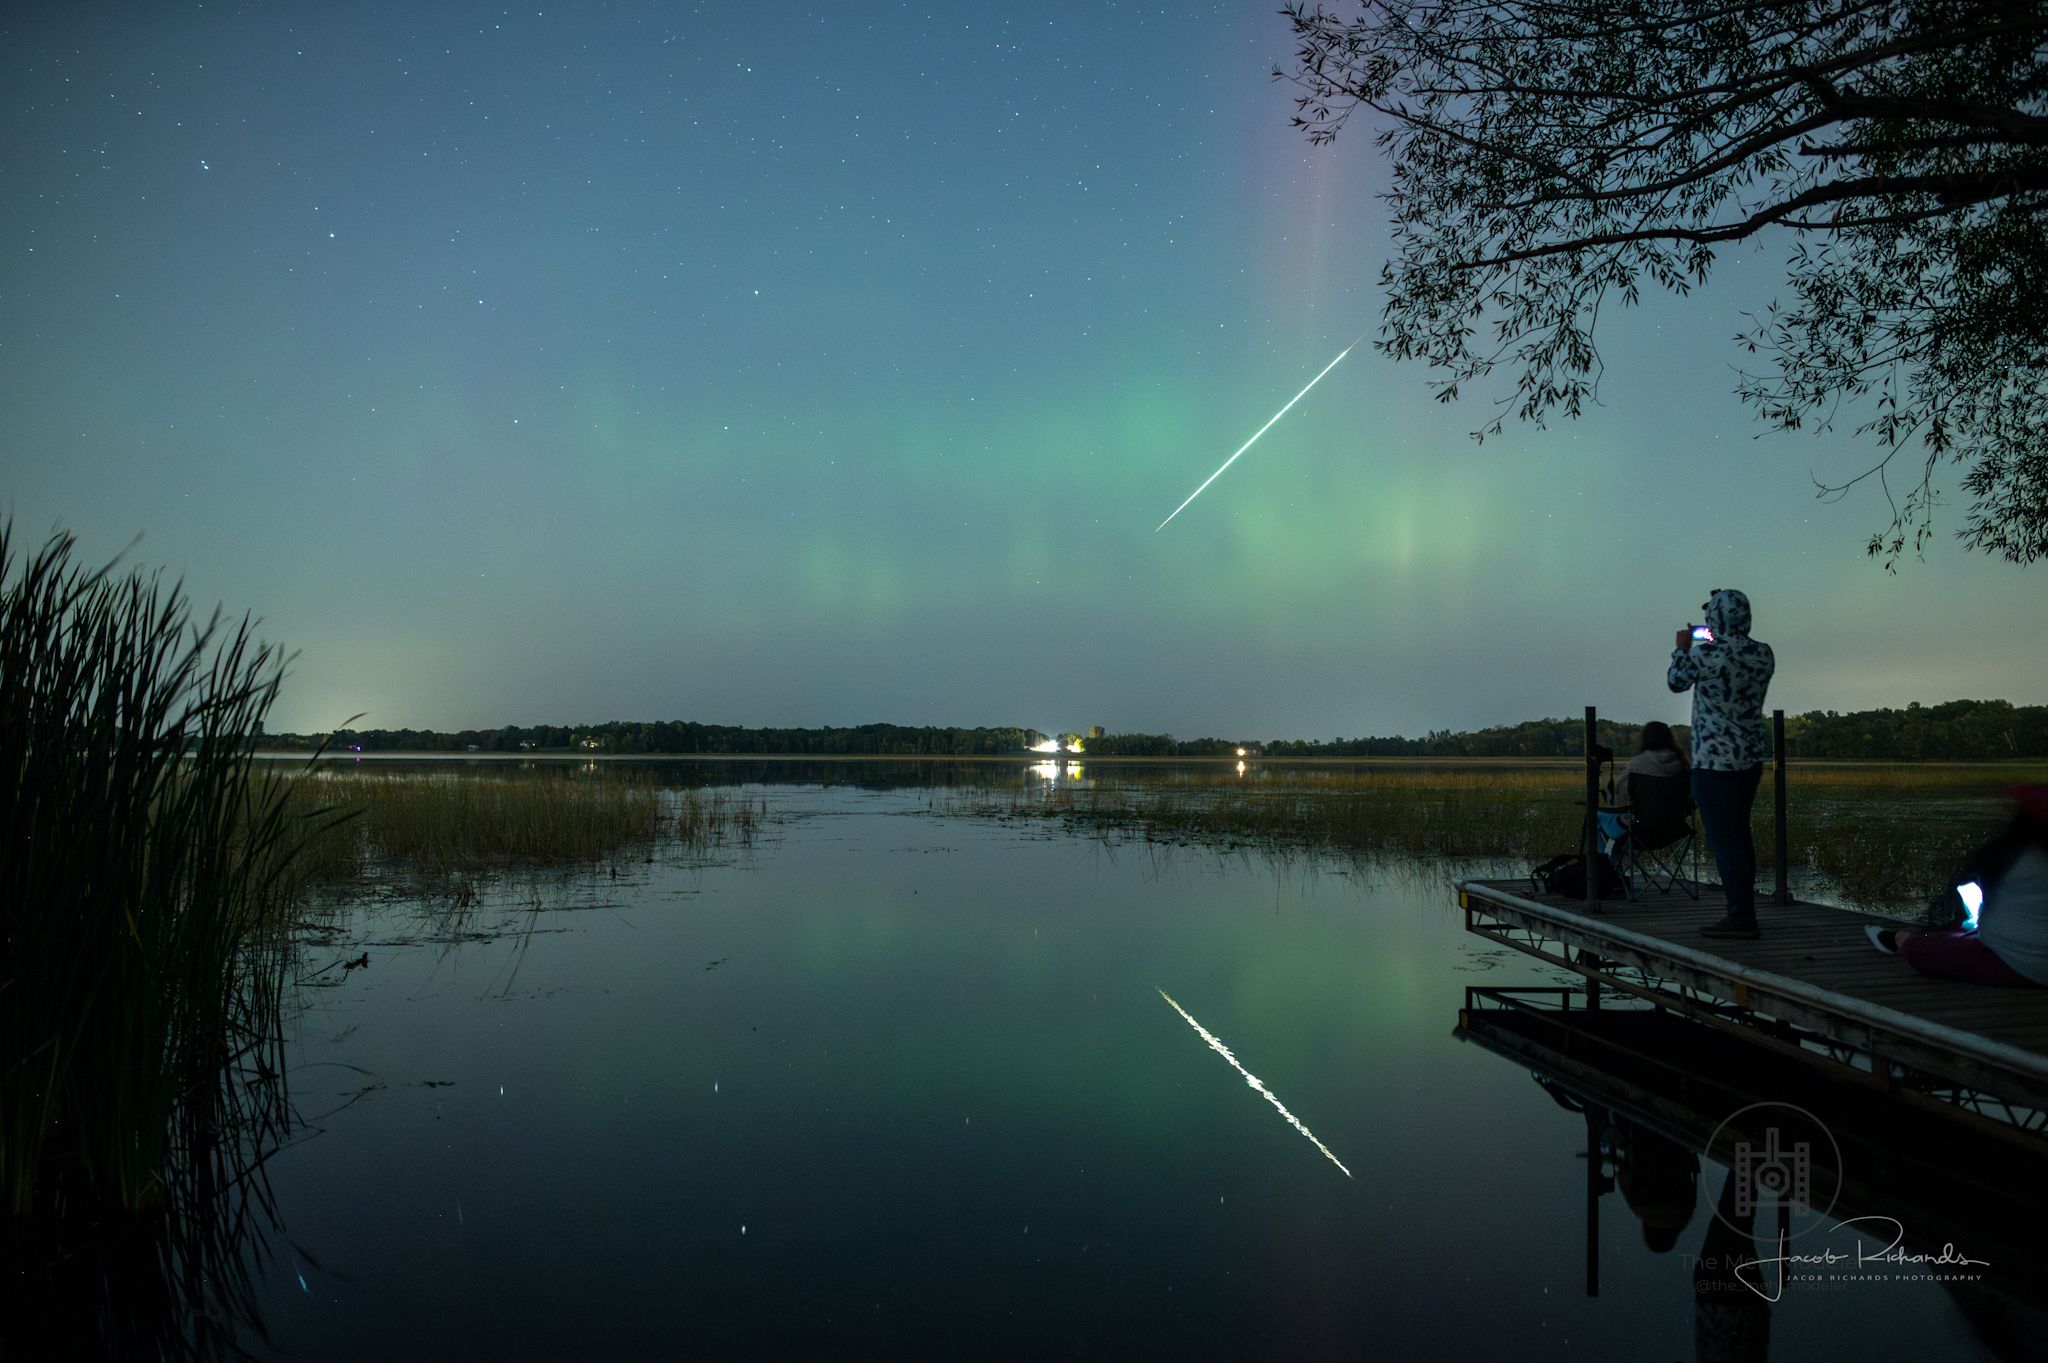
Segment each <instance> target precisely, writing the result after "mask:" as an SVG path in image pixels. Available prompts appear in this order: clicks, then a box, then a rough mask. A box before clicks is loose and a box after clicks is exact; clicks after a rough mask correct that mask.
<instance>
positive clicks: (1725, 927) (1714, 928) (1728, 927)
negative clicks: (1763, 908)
mask: <svg viewBox="0 0 2048 1363" xmlns="http://www.w3.org/2000/svg"><path fill="white" fill-rule="evenodd" d="M1700 936H1702V937H1733V938H1737V939H1739V940H1741V941H1744V942H1754V941H1755V940H1756V939H1757V938H1759V937H1761V936H1763V933H1761V932H1759V931H1758V930H1757V926H1756V924H1754V923H1745V922H1743V921H1742V920H1741V919H1739V918H1723V919H1722V920H1721V921H1720V922H1718V923H1708V924H1707V925H1706V926H1705V927H1703V928H1701V929H1700Z"/></svg>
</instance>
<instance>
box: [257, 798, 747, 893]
mask: <svg viewBox="0 0 2048 1363" xmlns="http://www.w3.org/2000/svg"><path fill="white" fill-rule="evenodd" d="M286 789H287V795H286V808H287V811H288V813H289V815H290V816H291V817H293V818H297V819H300V820H303V821H305V822H306V823H307V824H308V825H309V826H315V827H317V829H318V832H317V833H316V835H315V836H314V837H313V838H312V839H311V841H310V843H309V845H308V847H307V848H306V850H305V852H304V853H303V854H302V855H301V857H300V858H299V860H298V863H297V871H298V873H299V874H300V875H301V876H302V877H303V878H304V880H305V881H306V883H308V884H309V885H317V886H324V887H348V886H355V887H359V888H361V887H370V886H396V887H398V888H400V889H405V890H410V891H413V892H417V893H421V894H424V895H429V896H433V897H437V898H440V899H456V898H461V897H463V896H474V895H475V894H476V893H477V888H476V887H477V882H478V880H479V878H488V877H492V876H495V875H499V874H501V873H505V872H515V871H520V872H531V871H536V870H548V869H559V870H566V871H572V872H573V871H576V870H586V871H587V870H597V869H601V868H603V867H605V866H607V865H610V866H616V865H617V864H618V863H619V862H620V861H621V860H623V859H626V858H628V857H630V856H640V857H643V858H645V857H652V856H655V855H657V854H659V853H660V852H662V851H664V850H672V849H674V850H682V851H685V852H689V851H703V850H707V849H710V848H714V847H751V846H753V844H754V841H755V839H756V837H757V836H758V835H759V832H760V829H761V827H762V825H763V824H764V822H765V821H766V819H767V804H766V802H765V801H761V800H758V799H747V798H742V797H739V796H735V795H730V794H728V793H726V792H723V791H706V792H700V791H696V790H681V791H678V790H671V789H667V788H664V787H662V786H661V785H659V784H658V783H657V782H655V781H654V780H653V779H651V778H650V777H648V776H646V775H644V774H639V773H625V772H616V771H610V770H598V771H592V770H588V769H585V768H581V767H560V766H546V767H540V768H537V769H534V770H527V771H505V770H502V769H490V768H486V769H482V770H463V769H456V770H452V771H451V770H442V771H418V770H405V769H396V770H378V769H369V768H363V767H349V768H346V769H344V770H340V771H333V770H325V771H321V770H315V771H311V772H308V773H307V774H304V775H301V776H298V777H296V778H294V779H292V780H290V781H289V782H288V783H287V787H286ZM337 816H346V822H342V823H336V822H335V819H336V818H337Z"/></svg>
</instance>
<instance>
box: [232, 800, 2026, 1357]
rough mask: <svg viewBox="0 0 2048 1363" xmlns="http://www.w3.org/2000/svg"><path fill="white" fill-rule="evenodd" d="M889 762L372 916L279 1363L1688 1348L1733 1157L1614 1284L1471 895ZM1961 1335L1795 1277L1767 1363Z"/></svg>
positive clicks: (1624, 1244) (308, 1192)
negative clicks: (698, 836)
mask: <svg viewBox="0 0 2048 1363" xmlns="http://www.w3.org/2000/svg"><path fill="white" fill-rule="evenodd" d="M877 770H879V769H870V770H869V772H868V773H867V775H866V776H862V775H861V774H860V773H859V772H858V771H855V772H854V775H855V776H856V778H857V779H865V780H868V781H869V782H870V785H871V786H879V787H884V788H880V789H875V788H863V787H861V786H857V785H851V784H848V785H832V786H826V785H818V784H810V785H776V786H772V787H747V789H748V791H749V792H750V793H751V794H753V795H756V796H758V797H761V798H766V799H767V800H768V801H769V805H770V808H771V811H773V812H774V813H775V816H776V817H775V819H774V822H773V823H772V826H771V828H770V830H769V836H768V837H766V838H764V839H763V841H762V842H761V843H760V844H759V845H757V846H756V847H755V848H754V849H753V850H752V852H751V853H734V854H731V855H725V856H721V857H718V858H716V859H714V862H713V864H709V865H690V864H680V863H672V862H658V863H655V864H651V865H641V866H636V867H633V868H631V869H630V871H628V870H627V868H623V867H622V868H621V872H622V874H621V875H620V877H619V878H618V879H612V878H611V877H610V876H608V875H607V876H604V877H602V878H599V879H596V880H589V879H586V880H582V881H572V882H567V883H563V882H545V883H543V884H542V885H541V886H539V887H538V890H537V893H538V896H539V900H540V903H541V905H542V907H540V908H538V909H536V908H534V907H533V901H534V898H535V895H536V890H535V889H534V888H532V887H529V886H527V885H525V884H523V883H520V882H516V881H512V882H506V883H502V884H500V885H499V886H497V887H496V888H495V889H494V890H493V892H492V893H491V895H489V896H487V898H486V901H485V902H484V903H483V904H482V905H481V906H479V907H477V908H475V909H473V910H471V911H470V912H469V913H468V914H467V915H466V916H463V917H461V918H460V919H447V918H440V919H433V918H430V917H428V916H427V915H426V913H425V911H424V910H423V909H422V907H421V906H419V905H417V904H412V903H404V902H395V903H384V904H380V905H369V906H359V907H357V908H354V909H352V910H350V911H349V913H348V915H347V917H346V918H345V920H344V928H343V932H342V933H341V934H340V936H339V937H338V938H337V939H336V941H335V942H334V943H333V945H332V946H331V948H330V947H324V946H323V947H321V948H318V949H316V950H315V951H314V952H313V953H312V954H311V956H310V957H309V960H308V966H307V969H308V973H310V972H311V971H312V970H314V969H317V968H318V967H319V966H322V965H326V964H328V960H329V958H330V957H331V958H332V959H334V960H337V961H338V960H340V959H341V958H342V957H344V956H354V955H357V954H359V953H361V952H363V951H367V952H368V954H369V958H370V965H369V968H367V969H364V970H357V971H350V972H343V971H340V970H338V969H335V970H329V971H327V972H326V973H325V974H322V975H321V976H319V977H318V979H317V980H315V981H313V982H311V983H308V984H306V985H304V986H303V987H302V988H301V991H300V996H301V1000H302V1004H303V1007H302V1010H301V1011H300V1012H299V1013H298V1015H297V1017H296V1020H295V1022H294V1023H293V1035H292V1038H291V1044H290V1055H291V1060H292V1065H293V1075H292V1082H293V1098H294V1101H295V1103H296V1104H297V1105H298V1107H299V1108H300V1109H301V1110H302V1111H303V1112H304V1113H305V1114H307V1115H308V1116H314V1117H317V1118H318V1120H317V1121H316V1122H315V1123H314V1129H313V1130H311V1131H309V1132H308V1133H306V1136H305V1138H304V1139H302V1140H300V1141H299V1142H298V1143H296V1144H294V1145H292V1146H291V1147H290V1148H288V1149H286V1150H284V1151H283V1152H281V1153H280V1154H279V1155H277V1156H276V1157H275V1159H274V1160H273V1161H272V1163H271V1166H270V1169H271V1181H272V1188H273V1192H274V1194H275V1196H276V1200H277V1204H278V1208H279V1212H280V1215H281V1217H282V1220H283V1223H284V1231H283V1233H282V1235H280V1236H278V1237H276V1238H275V1239H274V1241H273V1245H274V1249H275V1253H274V1255H273V1257H272V1258H271V1259H270V1260H269V1262H268V1265H267V1268H266V1269H265V1270H264V1287H263V1298H264V1319H265V1325H266V1327H267V1329H268V1331H269V1334H270V1339H269V1341H268V1342H267V1343H264V1342H261V1341H257V1340H254V1339H252V1340H251V1344H252V1346H253V1347H255V1348H256V1349H257V1350H258V1351H259V1352H260V1353H264V1354H268V1355H274V1356H276V1357H280V1358H286V1357H288V1358H309V1359H321V1358H335V1359H341V1358H351V1359H354V1358H365V1357H376V1358H386V1359H408V1358H459V1357H493V1356H495V1357H543V1356H558V1357H571V1356H582V1357H678V1358H681V1357H688V1358H715V1357H763V1358H777V1357H797V1358H840V1357H843V1358H914V1357H926V1358H980V1357H1008V1358H1027V1357H1028V1358H1050V1357H1116V1358H1142V1357H1164V1356H1170V1355H1177V1356H1182V1357H1197V1358H1247V1359H1249V1358H1260V1359H1265V1358H1283V1357H1312V1358H1357V1357H1376V1356H1385V1357H1400V1358H1422V1359H1439V1358H1441V1359H1463V1358H1518V1359H1547V1358H1567V1357H1571V1358H1617V1359H1681V1358H1693V1357H1694V1356H1695V1305H1694V1292H1693V1276H1694V1275H1693V1270H1692V1266H1691V1256H1692V1255H1693V1254H1695V1253H1697V1252H1698V1251H1699V1248H1700V1242H1701V1241H1702V1240H1703V1238H1704V1236H1705V1234H1706V1231H1707V1228H1708V1225H1709V1223H1710V1221H1711V1219H1712V1217H1711V1205H1712V1200H1713V1195H1714V1193H1715V1192H1716V1190H1717V1189H1718V1188H1719V1187H1720V1185H1721V1181H1722V1177H1723V1171H1722V1169H1721V1167H1720V1166H1719V1165H1717V1164H1713V1163H1711V1162H1708V1163H1706V1164H1705V1165H1704V1167H1703V1172H1702V1176H1701V1180H1700V1192H1699V1195H1698V1197H1697V1200H1696V1205H1695V1206H1694V1207H1693V1210H1692V1212H1691V1214H1690V1216H1689V1218H1687V1219H1685V1220H1684V1222H1683V1225H1682V1228H1681V1229H1680V1230H1679V1231H1678V1232H1677V1233H1676V1237H1675V1246H1674V1247H1673V1248H1672V1249H1671V1250H1669V1251H1668V1252H1665V1253H1661V1254H1660V1253H1654V1252H1652V1251H1651V1250H1650V1249H1648V1248H1646V1247H1645V1236H1644V1230H1643V1224H1642V1222H1641V1221H1640V1220H1639V1219H1638V1217H1637V1215H1636V1214H1635V1213H1634V1212H1632V1211H1631V1210H1630V1207H1629V1205H1628V1203H1627V1202H1626V1201H1625V1200H1624V1198H1623V1196H1622V1195H1621V1194H1620V1193H1618V1192H1615V1193H1609V1194H1607V1195H1606V1196H1604V1197H1602V1198H1601V1199H1600V1201H1599V1204H1598V1208H1597V1214H1596V1226H1597V1232H1598V1237H1599V1251H1598V1254H1599V1273H1600V1284H1599V1295H1598V1296H1597V1297H1589V1296H1588V1295H1587V1292H1586V1288H1587V1276H1586V1237H1587V1185H1586V1164H1585V1160H1584V1158H1583V1152H1584V1151H1585V1149H1586V1142H1587V1122H1586V1119H1585V1118H1584V1117H1583V1116H1581V1115H1579V1114H1577V1113H1575V1112H1572V1111H1569V1110H1567V1108H1566V1106H1564V1105H1562V1104H1561V1103H1560V1102H1558V1101H1555V1100H1553V1098H1552V1096H1551V1095H1550V1094H1549V1093H1548V1092H1546V1091H1545V1089H1544V1088H1542V1087H1540V1086H1539V1085H1538V1084H1537V1083H1536V1082H1534V1081H1533V1080H1532V1078H1531V1075H1530V1073H1529V1072H1528V1070H1526V1069H1524V1068H1518V1067H1517V1066H1516V1065H1515V1064H1513V1063H1510V1062H1509V1061H1506V1060H1504V1059H1502V1058H1500V1057H1498V1056H1496V1055H1494V1054H1491V1053H1489V1052H1488V1051H1486V1050H1484V1049H1482V1048H1481V1047H1479V1046H1476V1045H1472V1044H1468V1043H1465V1042H1461V1041H1459V1040H1458V1039H1456V1038H1455V1037H1454V1036H1453V1029H1454V1027H1455V1025H1456V1024H1457V1021H1458V1010H1459V1007H1460V1004H1461V1002H1462V1001H1463V997H1464V990H1465V987H1466V986H1467V985H1472V984H1527V983H1544V982H1546V978H1547V977H1546V976H1545V974H1544V973H1543V970H1542V968H1541V967H1540V966H1539V965H1538V963H1536V962H1534V961H1532V960H1528V959H1527V958H1522V957H1519V956H1514V957H1512V958H1510V957H1504V956H1503V955H1502V954H1501V953H1499V952H1496V951H1490V950H1488V949H1486V948H1485V947H1483V945H1482V944H1481V943H1479V942H1478V940H1477V939H1475V938H1472V937H1470V936H1468V935H1467V934H1466V933H1464V932H1463V930H1462V924H1461V919H1460V916H1459V914H1458V912H1457V910H1456V908H1455V903H1454V898H1453V896H1452V894H1451V893H1450V892H1449V891H1448V890H1447V888H1446V881H1447V879H1448V871H1447V870H1446V869H1444V868H1436V869H1435V870H1433V871H1430V872H1423V873H1416V872H1410V873H1408V874H1405V875H1400V874H1397V875H1389V876H1375V875H1371V874H1368V873H1363V872H1357V871H1351V872H1348V873H1347V872H1343V871H1339V870H1336V869H1326V870H1324V871H1322V872H1320V873H1318V872H1317V871H1316V870H1315V869H1314V868H1313V867H1311V866H1309V865H1307V864H1306V863H1301V862H1297V863H1295V864H1294V865H1292V866H1291V867H1276V866H1274V865H1272V864H1269V863H1265V862H1262V861H1258V860H1247V859H1244V858H1223V857H1218V856H1217V855H1215V854H1213V853H1203V852H1201V851H1198V850H1192V849H1181V850H1175V851H1172V852H1158V851H1153V850H1149V849H1147V848H1145V847H1144V846H1143V845H1142V844H1132V845H1126V846H1124V847H1121V848H1105V847H1104V846H1103V845H1101V844H1099V843H1096V842H1092V841H1086V840H1081V839H1076V838H1070V837H1066V836H1062V835H1058V834H1054V833H1051V832H1050V831H1049V830H1048V829H1047V828H1046V827H1044V826H1043V825H1040V824H1035V823H1034V824H1028V825H1027V824H1018V825H1009V824H1004V823H1000V822H994V821H978V820H970V819H961V818H944V817H939V816H937V815H934V814H932V813H931V812H929V810H928V808H927V804H928V798H929V796H928V792H927V791H926V790H925V789H922V788H921V787H920V786H919V785H918V784H916V783H914V782H912V783H905V782H900V781H897V780H895V779H894V778H890V777H887V776H886V774H884V775H883V776H881V777H877V775H876V771H877ZM795 774H797V775H803V774H805V773H795ZM1162 990H1163V991H1165V993H1167V994H1170V995H1172V996H1173V998H1174V999H1175V1000H1177V1001H1178V1002H1179V1004H1180V1005H1181V1006H1182V1007H1183V1008H1184V1009H1186V1010H1187V1012H1188V1013H1189V1014H1190V1015H1191V1016H1192V1017H1193V1018H1195V1019H1196V1020H1197V1021H1199V1023H1200V1024H1201V1025H1202V1026H1203V1027H1205V1028H1207V1029H1208V1030H1209V1031H1210V1032H1211V1033H1213V1034H1214V1035H1215V1036H1216V1037H1217V1038H1218V1039H1219V1040H1220V1041H1221V1042H1222V1043H1225V1044H1227V1045H1228V1046H1229V1047H1230V1048H1231V1049H1232V1050H1233V1051H1234V1053H1235V1055H1236V1056H1237V1058H1238V1060H1239V1061H1240V1062H1241V1063H1242V1064H1243V1065H1244V1066H1245V1068H1246V1069H1248V1070H1249V1071H1250V1072H1251V1073H1253V1074H1256V1075H1257V1076H1258V1077H1259V1079H1260V1080H1261V1081H1263V1083H1264V1084H1265V1085H1266V1086H1267V1088H1268V1089H1270V1091H1271V1092H1272V1093H1273V1094H1274V1095H1276V1096H1277V1098H1278V1099H1279V1101H1280V1102H1282V1103H1284V1104H1285V1105H1286V1107H1287V1108H1288V1109H1289V1110H1290V1111H1291V1112H1292V1113H1293V1114H1294V1115H1295V1117H1297V1118H1298V1119H1299V1120H1300V1121H1301V1122H1302V1123H1303V1124H1305V1125H1306V1127H1307V1128H1308V1129H1309V1130H1310V1131H1312V1132H1313V1133H1314V1135H1315V1137H1316V1138H1317V1139H1318V1140H1320V1141H1321V1142H1322V1143H1323V1145H1324V1146H1326V1147H1327V1148H1328V1151H1329V1152H1330V1155H1331V1156H1333V1157H1334V1160H1341V1161H1342V1163H1343V1164H1344V1165H1345V1166H1346V1167H1348V1169H1349V1171H1350V1173H1349V1176H1347V1175H1346V1174H1345V1173H1344V1172H1342V1171H1340V1170H1339V1168H1338V1167H1337V1166H1336V1163H1334V1162H1333V1159H1332V1158H1328V1157H1326V1156H1325V1155H1324V1153H1322V1152H1321V1151H1319V1150H1318V1148H1317V1146H1316V1145H1315V1144H1312V1143H1311V1142H1310V1140H1308V1139H1307V1138H1305V1137H1304V1135H1303V1134H1301V1133H1300V1132H1299V1131H1297V1130H1296V1129H1295V1128H1294V1127H1293V1126H1291V1125H1289V1124H1288V1122H1287V1121H1286V1120H1285V1119H1284V1118H1283V1117H1282V1116H1281V1115H1280V1113H1279V1112H1277V1111H1276V1110H1275V1108H1274V1107H1273V1106H1272V1105H1270V1104H1269V1103H1268V1102H1266V1101H1265V1100H1264V1099H1263V1098H1262V1097H1261V1095H1260V1094H1259V1093H1257V1092H1254V1091H1253V1090H1252V1089H1251V1088H1249V1087H1248V1086H1247V1083H1246V1081H1245V1080H1244V1078H1243V1077H1241V1076H1240V1075H1239V1073H1238V1072H1237V1071H1235V1070H1234V1069H1233V1068H1232V1067H1231V1066H1230V1064H1229V1063H1228V1062H1227V1061H1226V1060H1225V1059H1224V1058H1223V1056H1221V1055H1220V1054H1218V1053H1217V1051H1215V1050H1214V1049H1212V1048H1211V1047H1210V1046H1209V1045H1208V1044H1206V1043H1205V1042H1204V1040H1203V1038H1202V1037H1201V1036H1200V1035H1198V1034H1197V1033H1196V1031H1195V1030H1194V1029H1193V1028H1192V1027H1191V1026H1190V1025H1189V1023H1188V1022H1187V1021H1185V1020H1184V1019H1183V1018H1182V1016H1181V1015H1180V1014H1179V1013H1178V1012H1176V1011H1175V1010H1174V1008H1172V1007H1171V1006H1169V1005H1168V1004H1167V1003H1166V1002H1165V1001H1164V1000H1163V999H1162V998H1161V993H1160V991H1162ZM1682 1211H1683V1208H1682V1206H1681V1207H1680V1208H1679V1209H1678V1212H1674V1211H1672V1210H1670V1209H1668V1208H1667V1209H1666V1210H1665V1211H1664V1212H1663V1213H1662V1214H1661V1215H1662V1217H1663V1219H1664V1220H1666V1221H1674V1220H1677V1219H1678V1214H1679V1212H1682ZM1666 1238H1667V1239H1669V1238H1670V1237H1669V1236H1667V1237H1666ZM1846 1243H1853V1241H1849V1242H1846ZM1965 1248H1967V1246H1965ZM1994 1270H1995V1266H1994ZM1957 1302H1958V1298H1957V1297H1955V1296H1953V1295H1951V1292H1950V1290H1949V1289H1948V1288H1946V1287H1944V1286H1942V1285H1941V1284H1938V1283H1931V1282H1923V1281H1905V1280H1887V1281H1872V1282H1829V1283H1821V1284H1816V1285H1814V1286H1811V1287H1807V1288H1804V1289H1802V1288H1801V1287H1800V1286H1798V1285H1794V1286H1793V1287H1792V1288H1791V1289H1789V1290H1788V1292H1787V1294H1786V1296H1785V1297H1784V1298H1783V1299H1782V1300H1780V1301H1779V1302H1778V1303H1777V1305H1776V1306H1775V1307H1773V1308H1772V1313H1771V1325H1770V1333H1771V1344H1772V1349H1771V1356H1773V1357H1777V1358H1782V1359H1800V1358H1873V1359H1875V1358H1892V1357H1904V1356H1927V1357H1932V1356H1940V1357H1944V1358H1957V1359H1968V1358H1988V1357H1993V1356H1994V1354H1993V1353H1992V1352H1990V1351H1989V1350H1988V1349H1987V1348H1986V1347H1985V1346H1984V1345H1983V1344H1981V1343H1979V1342H1978V1336H1977V1333H1976V1331H1975V1329H1973V1326H1972V1324H1971V1322H1970V1320H1969V1319H1968V1318H1967V1317H1966V1315H1965V1313H1964V1312H1963V1310H1962V1309H1961V1308H1960V1307H1959V1306H1958V1304H1957Z"/></svg>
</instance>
